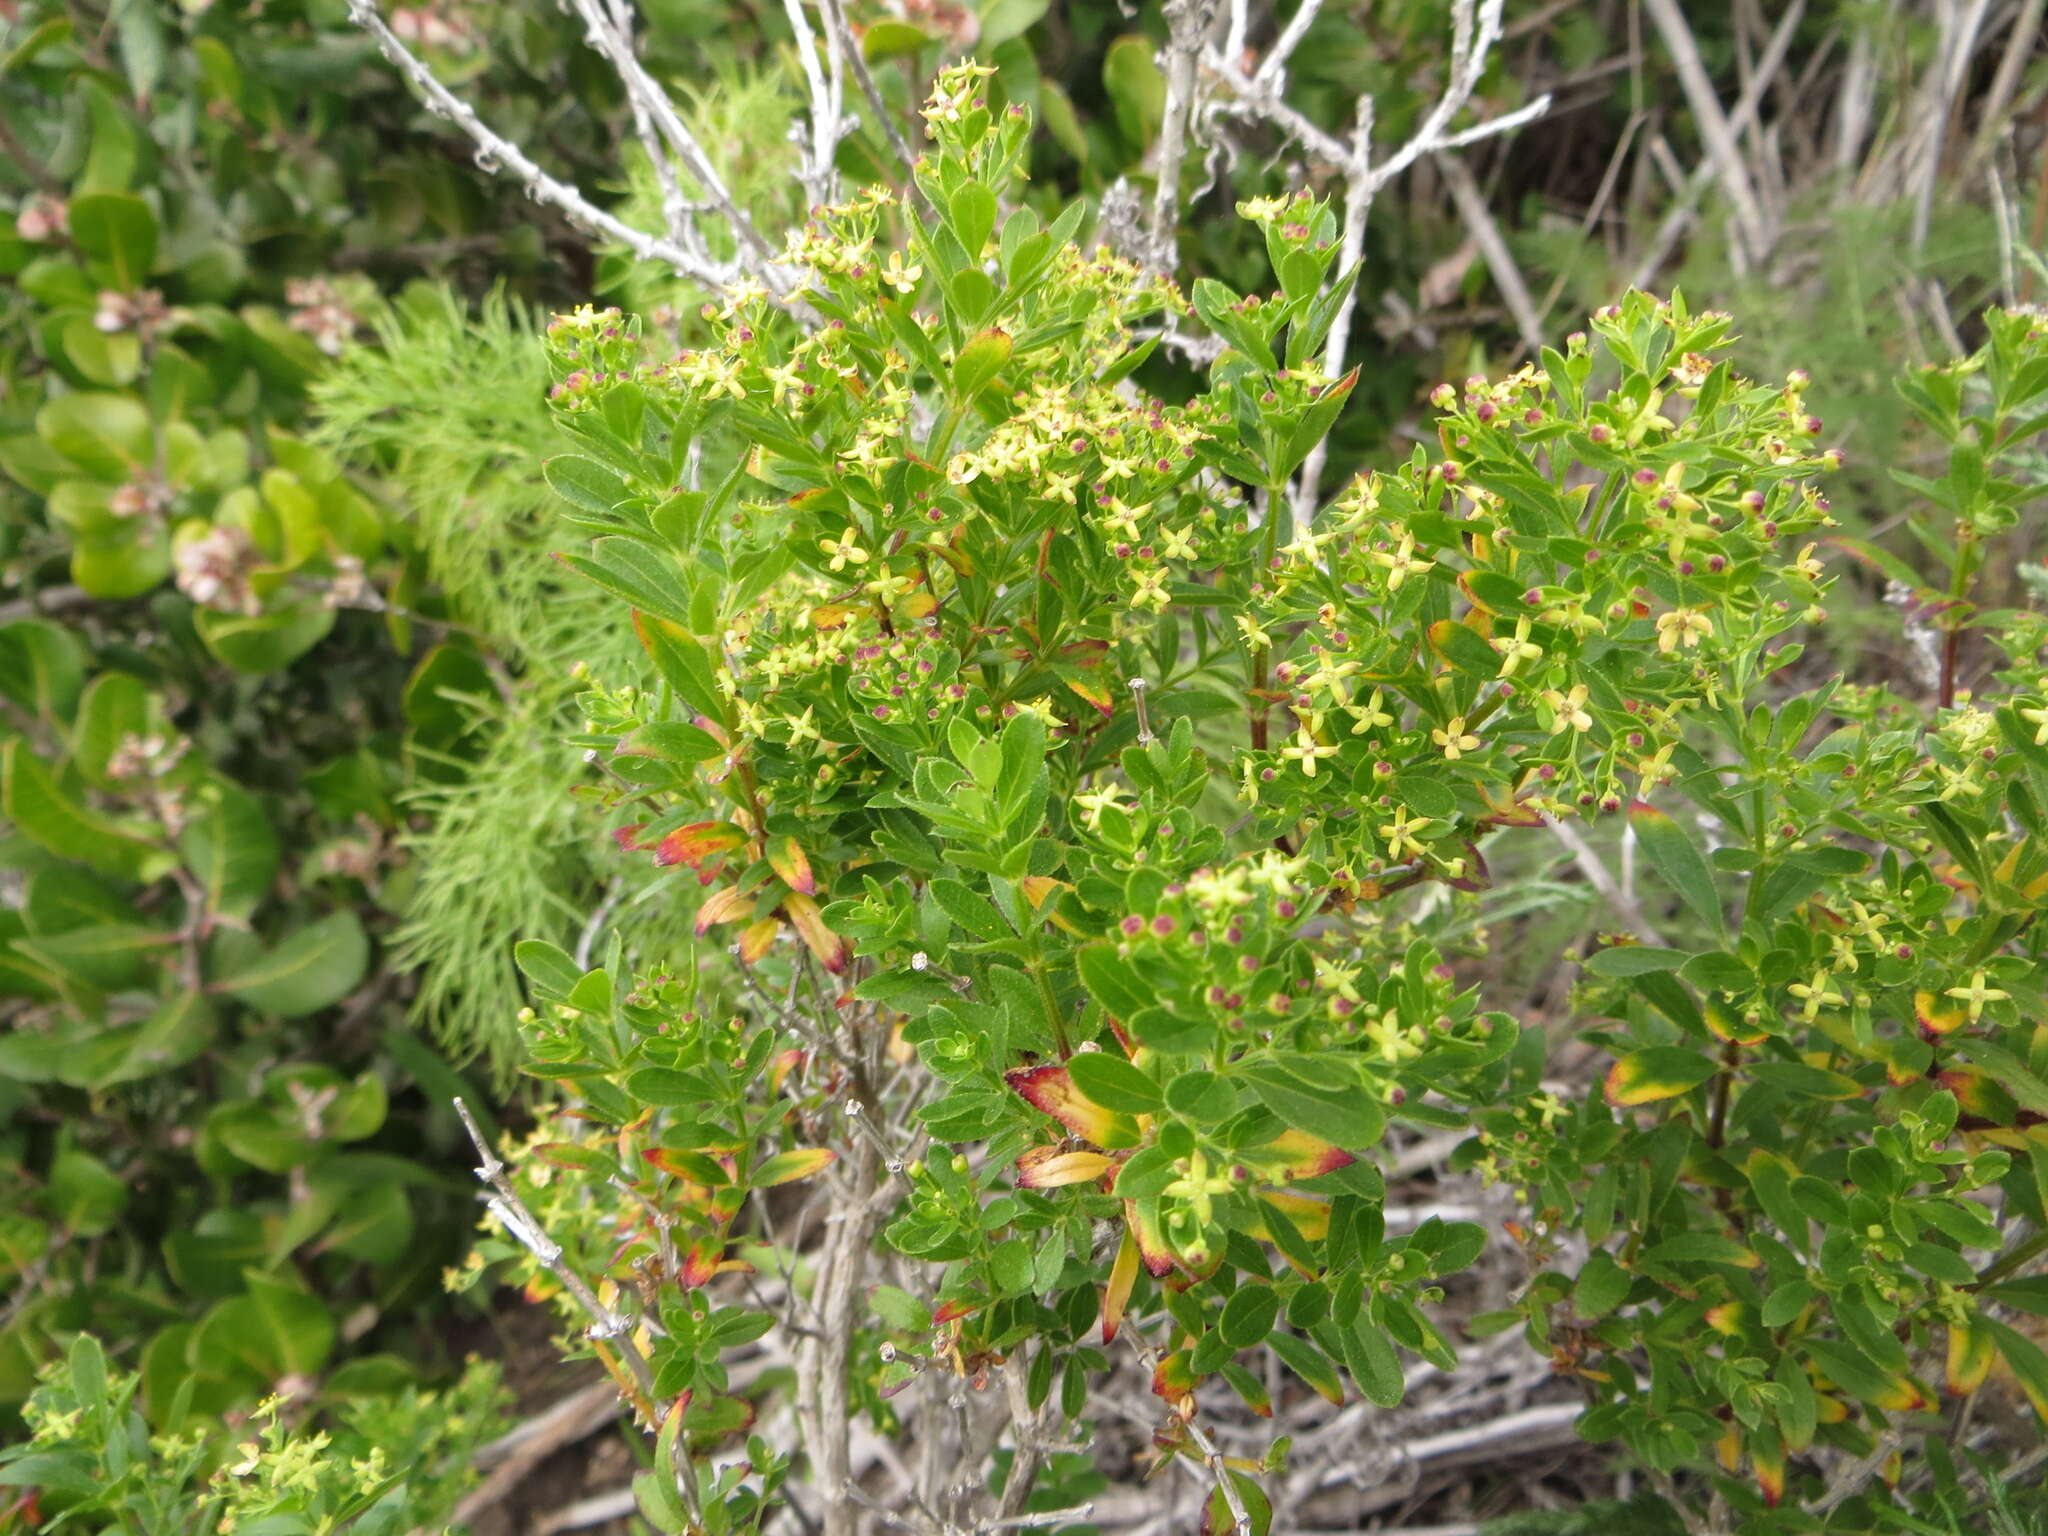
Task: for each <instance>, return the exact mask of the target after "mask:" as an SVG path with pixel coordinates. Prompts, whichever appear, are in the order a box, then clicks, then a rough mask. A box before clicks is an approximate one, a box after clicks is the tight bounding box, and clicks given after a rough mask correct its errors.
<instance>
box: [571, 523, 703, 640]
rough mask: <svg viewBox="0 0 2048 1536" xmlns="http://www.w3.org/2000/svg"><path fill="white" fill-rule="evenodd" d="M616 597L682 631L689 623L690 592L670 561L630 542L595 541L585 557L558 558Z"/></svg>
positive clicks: (672, 561) (645, 547) (623, 540)
mask: <svg viewBox="0 0 2048 1536" xmlns="http://www.w3.org/2000/svg"><path fill="white" fill-rule="evenodd" d="M558 558H559V559H560V560H561V561H562V563H563V564H564V565H566V566H568V567H569V568H570V569H571V570H575V571H580V572H581V573H582V574H583V575H585V576H587V577H589V578H590V579H591V580H592V581H594V582H596V583H597V585H599V586H600V587H603V588H604V589H605V591H607V592H609V593H611V594H612V596H614V597H616V598H620V599H622V600H623V601H625V602H627V603H630V604H631V605H632V606H633V607H635V608H638V609H640V610H641V611H642V612H644V613H651V614H653V615H654V616H655V617H656V618H658V619H667V620H668V621H669V622H670V623H672V624H680V625H683V626H684V627H685V628H687V627H688V626H689V623H690V592H689V589H688V588H687V587H685V586H684V585H683V579H682V573H681V571H680V570H679V569H678V568H677V566H676V563H675V561H674V560H673V559H671V558H669V557H668V556H665V555H662V554H660V553H657V552H656V551H655V550H652V549H649V548H648V547H647V546H646V545H645V544H641V543H638V542H636V541H634V540H632V539H616V538H615V539H599V540H598V541H597V542H596V543H595V544H594V545H592V546H591V553H590V554H588V555H567V554H565V555H561V556H559V557H558Z"/></svg>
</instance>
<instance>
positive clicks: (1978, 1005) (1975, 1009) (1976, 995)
mask: <svg viewBox="0 0 2048 1536" xmlns="http://www.w3.org/2000/svg"><path fill="white" fill-rule="evenodd" d="M1942 996H1944V997H1952V998H1954V999H1955V1000H1956V1001H1957V1002H1961V1003H1968V1004H1969V1005H1970V1022H1971V1023H1973V1024H1974V1023H1976V1022H1977V1020H1978V1019H1979V1018H1981V1017H1982V1016H1983V1013H1984V1005H1985V1004H1986V1003H2002V1002H2004V1001H2005V1000H2006V999H2007V998H2008V997H2010V996H2012V994H2011V993H2010V992H2001V991H1999V990H1998V988H1996V987H1987V986H1985V985H1984V972H1982V971H1981V970H1980V971H1978V972H1977V974H1976V975H1974V976H1972V977H1971V978H1970V984H1969V985H1968V986H1967V987H1950V988H1949V989H1948V990H1947V991H1946V992H1944V993H1943V994H1942Z"/></svg>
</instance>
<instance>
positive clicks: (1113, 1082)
mask: <svg viewBox="0 0 2048 1536" xmlns="http://www.w3.org/2000/svg"><path fill="white" fill-rule="evenodd" d="M1067 1075H1068V1076H1069V1077H1071V1078H1072V1079H1073V1080H1074V1086H1075V1087H1076V1088H1078V1089H1080V1090H1081V1092H1082V1093H1083V1094H1084V1095H1086V1096H1087V1097H1088V1098H1090V1099H1093V1100H1094V1101H1095V1102H1096V1103H1097V1104H1100V1105H1102V1106H1103V1108H1105V1109H1114V1110H1120V1111H1122V1112H1123V1113H1125V1114H1133V1115H1149V1114H1151V1113H1153V1112H1154V1111H1156V1110H1158V1109H1159V1108H1160V1107H1161V1106H1162V1105H1163V1104H1164V1103H1165V1102H1166V1101H1165V1098H1164V1097H1163V1096H1162V1095H1161V1093H1160V1091H1159V1085H1158V1084H1157V1083H1155V1082H1153V1081H1152V1079H1151V1078H1149V1077H1147V1076H1146V1075H1145V1074H1144V1073H1143V1072H1141V1071H1139V1070H1138V1068H1137V1067H1135V1066H1133V1065H1132V1064H1131V1063H1130V1062H1129V1061H1128V1060H1126V1059H1125V1058H1124V1057H1122V1056H1119V1055H1116V1054H1115V1053H1114V1052H1111V1051H1079V1052H1077V1053H1075V1054H1074V1055H1073V1056H1071V1057H1069V1058H1068V1060H1067Z"/></svg>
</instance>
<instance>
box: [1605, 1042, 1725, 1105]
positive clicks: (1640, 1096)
mask: <svg viewBox="0 0 2048 1536" xmlns="http://www.w3.org/2000/svg"><path fill="white" fill-rule="evenodd" d="M1714 1072H1715V1066H1714V1063H1713V1061H1712V1060H1710V1059H1709V1058H1708V1057H1706V1056H1703V1055H1701V1054H1700V1053H1699V1052H1698V1051H1688V1050H1683V1049H1681V1048H1679V1047H1678V1046H1675V1045H1655V1046H1651V1047H1649V1048H1648V1049H1647V1050H1641V1051H1631V1052H1629V1054H1628V1055H1626V1056H1624V1057H1622V1058H1621V1060H1619V1061H1617V1062H1616V1063H1615V1064H1614V1065H1613V1067H1611V1068H1610V1069H1609V1070H1608V1073H1607V1102H1608V1103H1610V1104H1614V1105H1618V1106H1624V1107H1626V1106H1631V1105H1636V1104H1654V1103H1656V1102H1657V1101H1658V1100H1659V1099H1673V1098H1676V1097H1678V1095H1679V1094H1681V1093H1688V1092H1690V1091H1691V1090H1692V1089H1694V1088H1697V1087H1698V1086H1699V1085H1700V1084H1701V1083H1704V1082H1705V1081H1706V1080H1707V1079H1708V1078H1710V1077H1712V1076H1713V1075H1714Z"/></svg>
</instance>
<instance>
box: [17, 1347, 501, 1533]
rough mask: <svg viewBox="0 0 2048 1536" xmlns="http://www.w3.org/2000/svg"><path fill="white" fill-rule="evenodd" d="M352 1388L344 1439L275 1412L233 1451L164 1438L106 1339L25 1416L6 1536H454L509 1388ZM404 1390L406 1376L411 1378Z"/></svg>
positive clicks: (47, 1378)
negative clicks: (116, 1365) (477, 1456)
mask: <svg viewBox="0 0 2048 1536" xmlns="http://www.w3.org/2000/svg"><path fill="white" fill-rule="evenodd" d="M371 1374H372V1373H369V1372H364V1371H358V1372H357V1373H356V1376H357V1378H358V1379H356V1380H354V1381H348V1380H344V1379H337V1380H336V1381H335V1382H334V1383H332V1384H331V1387H330V1391H331V1393H332V1395H333V1396H334V1398H335V1400H336V1406H335V1408H334V1409H333V1410H332V1413H331V1417H330V1419H329V1421H328V1427H326V1428H322V1429H317V1430H316V1429H314V1428H312V1426H311V1423H310V1422H309V1416H308V1415H307V1414H306V1413H305V1412H304V1411H303V1405H293V1404H290V1403H288V1402H286V1401H284V1400H283V1399H281V1398H278V1397H271V1398H268V1399H266V1400H265V1401H264V1402H263V1403H262V1404H261V1405H260V1406H259V1407H258V1408H257V1410H256V1412H255V1414H254V1415H253V1416H252V1417H251V1418H250V1419H249V1420H248V1421H247V1423H246V1424H245V1425H244V1426H243V1429H242V1432H243V1434H244V1435H245V1436H246V1437H247V1438H245V1439H243V1440H241V1441H240V1442H239V1443H232V1446H231V1448H230V1446H229V1445H228V1444H224V1443H222V1441H221V1438H220V1437H219V1435H218V1434H215V1435H212V1436H209V1435H208V1434H206V1433H204V1432H203V1431H201V1430H199V1429H194V1430H192V1431H189V1432H186V1433H158V1434H152V1433H151V1432H150V1419H148V1418H146V1417H145V1415H144V1412H143V1409H142V1403H141V1398H142V1391H141V1384H140V1383H139V1381H138V1380H137V1378H136V1377H134V1376H132V1375H129V1374H126V1373H123V1372H121V1371H118V1370H114V1369H112V1368H110V1367H109V1366H108V1364H107V1360H106V1356H105V1354H104V1353H103V1352H102V1351H101V1349H100V1346H99V1344H98V1343H97V1342H96V1341H95V1340H93V1339H92V1338H90V1337H82V1338H80V1339H78V1340H77V1341H75V1342H74V1343H73V1344H72V1346H71V1348H70V1350H69V1351H68V1352H67V1353H66V1354H65V1355H64V1356H63V1357H62V1358H61V1359H59V1360H55V1361H53V1362H51V1364H50V1365H49V1366H48V1367H47V1368H46V1369H45V1370H44V1372H43V1379H42V1383H41V1385H40V1386H38V1387H37V1389H36V1391H35V1393H34V1394H33V1395H32V1396H31V1397H30V1398H29V1401H28V1404H27V1406H26V1408H25V1409H24V1413H25V1415H26V1417H27V1420H28V1424H29V1429H30V1435H29V1438H28V1440H27V1441H26V1442H25V1443H23V1444H21V1445H18V1446H15V1447H12V1448H10V1449H8V1450H5V1451H0V1487H9V1488H20V1487H22V1486H23V1485H24V1484H26V1485H30V1491H29V1493H28V1494H27V1495H26V1496H25V1497H24V1498H23V1499H21V1501H20V1502H16V1503H13V1504H12V1505H11V1506H0V1532H11V1531H23V1532H26V1531H32V1530H52V1529H58V1528H63V1529H69V1530H83V1531H110V1532H111V1531H118V1532H144V1531H146V1532H148V1533H149V1536H214V1533H216V1532H220V1533H233V1532H239V1533H242V1536H315V1533H319V1536H327V1533H339V1532H343V1531H346V1532H350V1533H352V1536H398V1533H401V1532H406V1531H424V1530H436V1531H447V1530H454V1529H457V1528H458V1527H454V1526H451V1525H449V1524H448V1521H449V1520H450V1518H451V1517H453V1516H455V1515H456V1514H457V1512H458V1502H457V1501H458V1500H459V1499H460V1497H461V1495H462V1494H463V1493H464V1492H465V1491H466V1490H467V1489H468V1488H469V1487H470V1486H471V1485H472V1484H473V1483H474V1482H475V1481H476V1473H475V1471H474V1470H473V1469H472V1466H471V1458H472V1457H473V1455H474V1453H475V1451H476V1449H477V1447H478V1446H479V1445H480V1444H481V1443H482V1442H483V1441H484V1439H485V1438H486V1437H487V1436H489V1435H490V1434H492V1433H494V1432H495V1431H497V1430H498V1429H499V1428H501V1427H502V1417H501V1409H502V1406H503V1404H502V1394H501V1392H500V1390H499V1388H498V1384H497V1377H496V1374H495V1373H494V1372H493V1371H491V1370H490V1369H489V1368H487V1367H484V1366H481V1365H474V1364H473V1365H472V1366H471V1367H470V1368H469V1370H468V1371H467V1372H466V1373H465V1374H464V1376H463V1377H462V1379H461V1381H460V1382H458V1383H456V1384H455V1385H454V1386H452V1387H451V1388H450V1389H449V1390H448V1391H447V1392H445V1393H431V1392H421V1391H419V1390H418V1389H416V1388H412V1387H402V1388H401V1387H398V1386H395V1385H394V1384H393V1382H392V1381H391V1380H390V1379H389V1373H388V1372H386V1373H384V1374H385V1379H384V1380H383V1381H382V1382H381V1383H377V1382H373V1381H371V1380H369V1379H364V1378H367V1377H368V1376H370V1375H371ZM401 1374H402V1373H401Z"/></svg>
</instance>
